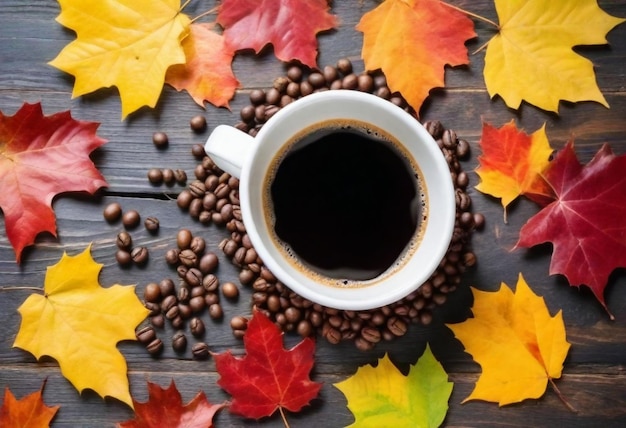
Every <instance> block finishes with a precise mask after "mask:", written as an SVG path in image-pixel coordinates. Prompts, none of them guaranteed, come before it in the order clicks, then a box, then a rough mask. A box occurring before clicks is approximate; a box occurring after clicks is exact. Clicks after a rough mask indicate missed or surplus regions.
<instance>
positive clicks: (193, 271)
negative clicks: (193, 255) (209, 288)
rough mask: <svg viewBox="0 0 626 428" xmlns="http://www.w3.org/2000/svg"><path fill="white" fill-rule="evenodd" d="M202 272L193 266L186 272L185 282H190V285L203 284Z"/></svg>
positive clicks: (197, 285)
mask: <svg viewBox="0 0 626 428" xmlns="http://www.w3.org/2000/svg"><path fill="white" fill-rule="evenodd" d="M202 276H203V275H202V272H200V269H198V268H195V267H192V268H189V270H188V271H187V272H186V273H185V282H186V283H187V284H189V286H190V287H199V286H201V285H202V279H203V278H202Z"/></svg>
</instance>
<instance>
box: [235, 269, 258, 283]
mask: <svg viewBox="0 0 626 428" xmlns="http://www.w3.org/2000/svg"><path fill="white" fill-rule="evenodd" d="M255 278H256V274H255V273H254V272H252V271H251V270H250V269H242V270H241V271H240V272H239V282H241V283H242V284H243V285H248V284H250V283H252V281H254V279H255Z"/></svg>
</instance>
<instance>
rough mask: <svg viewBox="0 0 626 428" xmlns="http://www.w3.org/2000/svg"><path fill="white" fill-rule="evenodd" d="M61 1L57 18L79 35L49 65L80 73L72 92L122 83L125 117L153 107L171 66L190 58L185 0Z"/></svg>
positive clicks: (123, 113) (189, 22)
mask: <svg viewBox="0 0 626 428" xmlns="http://www.w3.org/2000/svg"><path fill="white" fill-rule="evenodd" d="M58 1H59V4H60V5H61V13H60V14H59V16H58V17H57V21H58V22H59V23H60V24H61V25H63V26H65V27H68V28H71V29H72V30H74V31H75V32H76V36H77V37H76V40H74V41H73V42H71V43H70V44H68V45H67V46H66V47H65V48H64V49H63V50H62V51H61V53H60V54H59V55H58V56H57V57H56V58H55V59H53V60H52V61H51V62H50V64H51V65H52V66H54V67H56V68H58V69H60V70H63V71H65V72H67V73H70V74H72V75H74V76H75V78H76V81H75V83H74V90H73V93H72V96H73V97H78V96H81V95H84V94H87V93H90V92H93V91H95V90H97V89H100V88H108V87H110V86H117V88H118V90H119V93H120V98H121V100H122V118H125V117H126V116H127V115H128V114H130V113H132V112H134V111H135V110H137V109H139V108H140V107H142V106H150V107H154V106H155V105H156V103H157V101H158V99H159V95H160V94H161V90H162V89H163V83H164V81H165V72H166V71H167V69H168V68H169V66H170V65H173V64H182V63H184V62H185V53H184V51H183V48H182V46H181V42H182V40H183V39H184V38H185V37H186V36H187V34H188V33H189V26H190V25H191V21H190V19H189V17H187V16H186V15H184V14H182V13H180V0H107V1H103V0H58Z"/></svg>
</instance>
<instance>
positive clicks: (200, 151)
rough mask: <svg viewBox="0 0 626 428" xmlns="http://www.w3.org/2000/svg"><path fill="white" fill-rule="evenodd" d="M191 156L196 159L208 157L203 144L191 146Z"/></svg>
mask: <svg viewBox="0 0 626 428" xmlns="http://www.w3.org/2000/svg"><path fill="white" fill-rule="evenodd" d="M191 154H192V155H193V157H195V158H196V159H202V158H203V157H204V156H205V155H206V152H205V151H204V146H203V145H202V144H194V145H192V146H191ZM203 169H204V168H203Z"/></svg>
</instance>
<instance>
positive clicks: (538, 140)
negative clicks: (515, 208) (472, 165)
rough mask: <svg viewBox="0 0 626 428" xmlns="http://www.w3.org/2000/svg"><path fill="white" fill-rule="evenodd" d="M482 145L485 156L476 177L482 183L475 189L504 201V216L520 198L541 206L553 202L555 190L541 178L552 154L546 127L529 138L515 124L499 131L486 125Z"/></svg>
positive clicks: (479, 158) (484, 124) (508, 124)
mask: <svg viewBox="0 0 626 428" xmlns="http://www.w3.org/2000/svg"><path fill="white" fill-rule="evenodd" d="M479 144H480V147H481V149H482V152H483V154H482V156H479V157H478V162H479V164H480V166H479V167H478V168H477V169H476V173H477V174H478V176H479V177H480V179H481V182H480V183H479V184H478V185H477V186H476V189H478V190H480V191H481V192H483V193H488V194H490V195H492V196H495V197H496V198H501V199H502V207H503V208H504V209H505V216H506V207H507V206H508V205H509V204H510V203H511V202H513V200H515V199H516V198H517V197H518V196H519V195H525V196H527V197H529V198H531V199H533V200H535V201H538V202H547V201H551V200H553V199H554V194H553V192H552V189H551V188H550V186H548V184H547V183H546V182H545V181H544V180H543V178H542V177H541V174H542V173H543V171H544V170H545V169H546V168H547V167H548V164H549V163H550V156H551V155H552V151H553V150H552V148H551V147H550V143H549V142H548V137H547V136H546V130H545V125H544V126H542V127H541V129H538V130H537V131H535V132H533V134H532V135H528V134H526V133H525V132H523V131H519V130H518V129H517V127H516V126H515V121H513V120H511V121H510V122H509V123H507V124H506V125H504V126H503V127H502V128H500V129H497V128H495V127H493V126H491V125H489V124H488V123H483V132H482V136H481V138H480V141H479Z"/></svg>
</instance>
